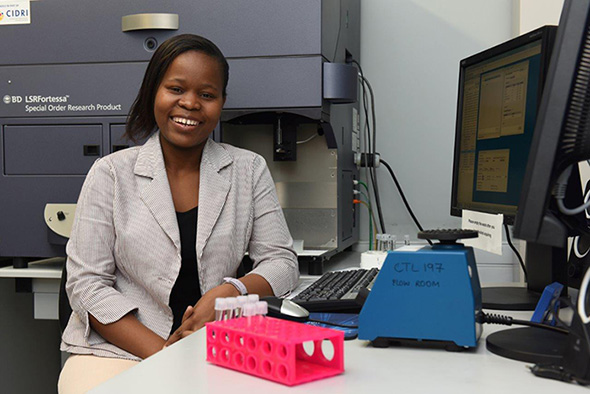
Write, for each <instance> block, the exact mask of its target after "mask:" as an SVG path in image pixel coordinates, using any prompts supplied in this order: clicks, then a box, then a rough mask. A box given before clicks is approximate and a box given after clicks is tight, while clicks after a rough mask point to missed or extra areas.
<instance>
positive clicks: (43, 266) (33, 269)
mask: <svg viewBox="0 0 590 394" xmlns="http://www.w3.org/2000/svg"><path fill="white" fill-rule="evenodd" d="M64 261H65V258H63V257H54V258H51V259H45V260H38V261H33V262H30V263H29V267H28V268H14V267H12V266H9V267H2V268H0V278H33V279H60V278H61V271H62V269H63V265H64Z"/></svg>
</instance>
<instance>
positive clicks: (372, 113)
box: [359, 66, 386, 233]
mask: <svg viewBox="0 0 590 394" xmlns="http://www.w3.org/2000/svg"><path fill="white" fill-rule="evenodd" d="M359 67H360V66H359ZM361 77H362V80H363V83H364V84H365V85H366V86H367V87H368V88H369V95H370V96H371V118H372V121H373V149H372V152H373V153H375V152H376V151H377V118H376V116H375V95H374V94H373V88H372V87H371V84H370V83H369V80H368V79H367V78H365V77H364V76H363V75H362V76H361ZM369 171H371V172H372V174H373V178H374V179H373V182H374V187H375V198H376V200H377V213H378V214H379V221H380V222H381V229H382V230H383V232H384V233H385V232H386V231H385V221H384V220H383V212H382V211H381V201H380V196H379V184H378V181H377V173H376V172H375V167H371V168H370V169H369Z"/></svg>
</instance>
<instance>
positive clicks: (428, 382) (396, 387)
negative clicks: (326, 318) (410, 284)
mask: <svg viewBox="0 0 590 394" xmlns="http://www.w3.org/2000/svg"><path fill="white" fill-rule="evenodd" d="M359 261H360V254H359V253H354V252H345V253H342V254H341V255H337V256H335V257H334V258H333V259H332V260H330V261H329V262H328V263H327V267H326V268H327V269H330V270H336V269H345V268H351V267H354V266H357V267H358V264H359ZM493 312H494V313H497V312H498V311H493ZM504 314H508V315H511V316H513V317H515V318H521V319H527V320H528V319H529V318H530V316H531V312H506V313H504ZM433 324H434V323H433ZM505 328H506V327H504V326H496V325H485V326H484V333H483V337H482V338H481V339H480V342H479V347H478V348H477V349H476V350H470V351H465V352H462V353H450V352H447V351H445V350H440V349H426V348H408V347H390V348H387V349H377V348H373V347H371V346H369V345H368V344H367V342H366V341H359V340H353V341H345V349H344V362H345V372H344V374H342V375H339V376H336V377H332V378H328V379H324V380H319V381H315V382H311V383H306V384H302V385H299V386H295V387H287V386H283V385H281V384H278V383H274V382H270V381H267V380H264V379H260V378H256V377H253V376H250V375H247V374H243V373H240V372H236V371H233V370H229V369H225V368H222V367H217V366H215V365H212V364H209V363H207V362H206V361H205V358H206V343H205V330H200V331H198V332H197V333H195V334H193V335H191V336H189V337H188V338H186V339H184V340H182V341H179V342H177V343H176V344H174V345H173V346H171V347H169V348H167V349H164V350H163V351H161V352H159V353H158V354H156V355H154V356H152V357H150V358H149V359H147V360H145V361H143V362H141V363H140V364H138V365H137V366H135V367H133V368H131V369H130V370H128V371H126V372H124V373H122V374H121V375H119V376H116V377H114V378H113V379H111V380H109V381H107V382H105V383H103V384H102V385H101V386H99V387H97V388H96V389H95V390H93V391H91V392H92V393H97V394H99V393H108V394H111V393H130V392H137V393H215V394H224V393H228V394H236V393H252V392H254V393H256V394H265V393H273V394H274V393H281V392H289V393H294V392H305V393H322V394H325V393H354V394H360V393H382V392H389V393H402V394H406V393H449V394H457V393H469V394H471V393H478V394H479V393H493V394H498V393H532V392H534V393H535V394H543V393H547V394H555V393H556V392H559V393H566V392H567V393H570V392H572V393H576V392H580V393H581V392H585V393H587V392H588V390H587V389H586V388H583V387H578V386H576V385H573V384H566V383H562V382H557V381H551V380H548V379H541V378H538V377H536V376H534V375H533V374H532V373H531V372H530V371H529V370H528V369H527V368H526V365H527V364H525V363H521V362H518V361H513V360H509V359H505V358H502V357H499V356H496V355H494V354H492V353H490V352H489V351H487V350H486V348H485V336H486V335H487V334H489V333H492V332H494V331H497V330H501V329H505Z"/></svg>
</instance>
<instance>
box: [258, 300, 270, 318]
mask: <svg viewBox="0 0 590 394" xmlns="http://www.w3.org/2000/svg"><path fill="white" fill-rule="evenodd" d="M255 305H256V314H257V315H258V316H266V314H267V313H268V304H267V302H266V301H258V302H257V303H256V304H255Z"/></svg>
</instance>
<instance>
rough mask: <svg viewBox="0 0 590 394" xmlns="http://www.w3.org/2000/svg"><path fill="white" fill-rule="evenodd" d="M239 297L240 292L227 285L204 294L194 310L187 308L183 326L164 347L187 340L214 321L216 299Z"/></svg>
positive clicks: (183, 317) (171, 336)
mask: <svg viewBox="0 0 590 394" xmlns="http://www.w3.org/2000/svg"><path fill="white" fill-rule="evenodd" d="M238 295H240V294H239V292H238V290H236V288H235V287H234V286H233V285H230V284H227V283H226V284H223V285H221V286H217V287H214V288H213V289H211V290H209V291H208V292H206V293H205V294H203V296H202V297H201V299H200V300H199V302H197V304H196V305H195V306H194V308H193V307H191V306H189V307H188V308H186V311H185V312H184V315H183V316H182V324H181V325H180V327H178V329H177V330H176V331H174V332H173V333H172V335H170V338H168V341H166V344H165V345H164V347H166V346H170V345H172V344H173V343H175V342H176V341H178V340H179V339H182V338H186V337H187V336H189V335H191V334H192V333H194V332H195V331H197V330H199V329H201V328H202V327H203V326H204V325H205V323H207V322H210V321H213V320H214V319H215V299H216V298H219V297H221V298H223V297H237V296H238Z"/></svg>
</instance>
